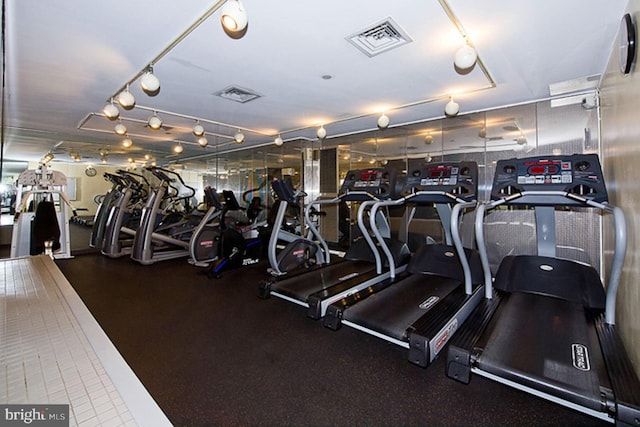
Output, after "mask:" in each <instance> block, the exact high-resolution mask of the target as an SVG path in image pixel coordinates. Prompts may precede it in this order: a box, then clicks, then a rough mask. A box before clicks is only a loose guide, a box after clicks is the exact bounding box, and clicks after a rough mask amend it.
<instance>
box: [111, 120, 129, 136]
mask: <svg viewBox="0 0 640 427" xmlns="http://www.w3.org/2000/svg"><path fill="white" fill-rule="evenodd" d="M113 131H114V132H115V133H116V135H120V136H123V135H126V134H127V127H126V126H125V125H124V124H122V123H118V124H117V125H116V126H115V127H114V128H113Z"/></svg>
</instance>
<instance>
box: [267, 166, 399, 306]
mask: <svg viewBox="0 0 640 427" xmlns="http://www.w3.org/2000/svg"><path fill="white" fill-rule="evenodd" d="M396 179H397V174H396V170H395V169H393V168H389V167H380V168H369V169H359V170H351V171H349V172H347V174H346V177H345V179H344V181H343V183H342V186H341V187H340V191H339V192H338V196H337V197H335V198H333V199H329V200H315V201H313V202H311V203H309V205H307V207H306V209H305V218H306V220H307V225H308V227H309V230H310V231H311V233H312V234H313V237H314V240H316V241H318V242H319V244H320V245H321V247H323V248H325V253H327V254H328V253H329V251H328V246H327V243H326V241H325V240H324V239H323V237H322V236H321V235H320V232H319V231H318V229H317V228H316V227H315V225H314V224H313V221H311V218H310V215H311V212H313V210H314V209H315V210H321V209H320V206H321V205H329V204H332V205H337V204H339V203H341V202H343V201H344V202H348V201H353V202H361V204H360V208H359V209H358V226H359V228H360V231H361V232H362V238H360V239H357V240H356V241H354V242H352V244H351V245H350V246H349V248H348V249H347V251H346V253H345V255H344V257H343V260H341V261H339V262H336V263H330V264H324V265H323V266H322V267H320V268H317V269H314V270H309V271H306V272H303V273H300V274H297V275H295V276H292V277H286V278H284V279H280V280H278V279H277V278H271V279H269V280H263V281H261V282H260V289H259V296H260V297H261V298H265V299H266V298H269V297H270V296H272V295H273V296H275V297H278V298H282V299H284V300H287V301H290V302H293V303H295V304H298V305H301V306H303V307H306V308H307V316H309V317H311V318H312V319H319V318H321V317H323V316H324V315H325V312H326V309H327V307H328V306H329V305H330V304H331V303H332V302H334V301H337V300H339V299H341V298H343V297H345V296H346V295H348V294H351V293H354V292H357V291H358V290H360V289H364V288H366V287H368V286H371V285H373V284H375V283H377V282H379V281H381V280H384V279H386V278H388V277H389V274H390V273H389V271H386V272H383V269H385V268H388V265H385V261H386V258H383V257H382V256H381V255H380V252H379V249H378V246H377V245H376V244H375V243H374V241H373V238H372V237H371V236H370V230H369V229H368V228H367V223H366V222H365V214H367V213H368V212H369V210H370V208H371V206H372V205H373V204H374V203H376V202H379V201H381V200H387V199H392V198H394V197H395V196H396ZM370 222H371V223H372V224H375V227H376V228H379V229H380V230H382V231H379V233H381V234H382V235H383V236H384V238H385V239H386V240H387V241H389V244H390V249H388V250H389V251H390V252H391V253H392V257H391V259H392V264H393V267H394V268H397V269H399V270H400V271H403V270H404V268H406V262H407V261H408V259H409V256H410V252H409V248H408V247H407V245H406V244H404V243H403V242H399V241H396V240H393V243H391V242H392V241H391V238H390V237H391V228H390V226H389V223H388V221H387V219H386V217H385V216H384V215H383V214H382V212H380V211H378V213H377V214H376V215H375V216H373V217H372V218H371V221H370ZM327 261H328V259H325V262H327ZM387 264H388V263H387Z"/></svg>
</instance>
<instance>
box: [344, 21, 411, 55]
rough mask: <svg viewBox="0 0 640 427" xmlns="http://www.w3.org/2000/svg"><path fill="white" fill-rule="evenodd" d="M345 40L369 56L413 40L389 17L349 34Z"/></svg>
mask: <svg viewBox="0 0 640 427" xmlns="http://www.w3.org/2000/svg"><path fill="white" fill-rule="evenodd" d="M347 40H348V41H349V42H350V43H351V44H353V45H354V46H355V47H357V48H358V49H360V50H361V51H362V52H363V53H364V54H365V55H367V56H369V57H371V56H376V55H379V54H381V53H383V52H386V51H388V50H391V49H394V48H396V47H399V46H402V45H404V44H407V43H410V42H412V41H413V40H412V39H411V37H409V35H408V34H407V33H406V32H405V31H404V30H403V29H402V28H400V26H399V25H398V24H397V23H396V22H395V21H394V20H393V19H392V18H391V17H387V18H385V19H383V20H382V21H380V22H376V23H375V24H373V25H370V26H369V27H367V28H365V29H364V30H361V31H358V32H357V33H355V34H352V35H350V36H349V37H347Z"/></svg>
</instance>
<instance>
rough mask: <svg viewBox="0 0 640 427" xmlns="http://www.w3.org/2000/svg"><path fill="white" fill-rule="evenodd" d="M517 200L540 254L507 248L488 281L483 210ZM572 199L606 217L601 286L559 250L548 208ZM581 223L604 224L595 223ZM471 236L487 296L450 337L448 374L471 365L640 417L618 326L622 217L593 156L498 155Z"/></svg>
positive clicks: (580, 406)
mask: <svg viewBox="0 0 640 427" xmlns="http://www.w3.org/2000/svg"><path fill="white" fill-rule="evenodd" d="M517 207H526V208H529V209H530V208H533V209H534V211H535V225H536V240H537V254H536V255H511V254H509V255H507V256H505V257H504V258H503V259H502V261H501V262H500V265H499V267H498V269H497V271H496V274H495V279H494V280H493V285H492V279H493V278H492V277H491V271H490V267H489V262H488V254H487V249H486V242H485V237H484V223H485V221H484V212H485V211H490V210H493V209H496V208H499V209H502V210H503V213H507V214H511V215H513V213H514V209H517ZM575 208H579V210H582V211H586V210H588V209H594V210H596V211H597V213H598V214H600V215H603V214H612V216H613V221H612V223H613V227H614V229H615V234H612V236H613V237H614V240H615V248H614V251H613V257H612V263H611V271H610V276H609V282H608V284H607V287H606V291H605V288H604V287H603V285H602V281H601V279H600V275H599V274H598V272H597V271H596V270H595V268H593V267H592V266H590V265H587V264H585V263H583V262H576V261H573V260H569V259H566V258H560V257H558V256H557V254H556V252H557V249H558V248H559V246H558V245H557V244H556V232H555V226H556V221H555V219H556V218H555V210H556V209H562V210H567V209H575ZM587 208H588V209H587ZM584 232H587V233H594V234H600V233H601V231H600V230H599V228H598V227H596V229H594V230H584ZM476 238H477V241H478V247H479V251H480V255H481V259H482V263H483V267H484V269H485V297H486V298H484V299H483V302H482V303H481V304H480V305H479V306H478V308H477V309H476V311H474V313H473V314H472V315H471V316H470V317H469V319H468V320H467V323H466V324H465V325H463V327H462V328H461V329H460V330H459V331H458V333H457V334H456V336H455V337H454V338H453V340H452V341H451V343H450V346H449V350H448V355H447V367H446V372H447V375H448V376H449V377H451V378H453V379H456V380H458V381H461V382H463V383H468V382H469V381H470V377H471V373H475V374H477V375H482V376H484V377H487V378H489V379H491V380H494V381H498V382H501V383H504V384H506V385H509V386H511V387H514V388H517V389H520V390H523V391H525V392H528V393H530V394H533V395H535V396H539V397H542V398H545V399H547V400H550V401H552V402H555V403H558V404H561V405H564V406H566V407H569V408H572V409H575V410H577V411H580V412H583V413H585V414H588V415H590V416H593V417H597V418H599V419H601V420H605V421H608V422H612V423H614V422H615V423H616V424H619V425H634V426H637V425H639V424H640V382H639V381H638V377H637V375H636V374H635V372H634V370H633V367H632V365H631V362H630V360H629V358H628V356H627V353H626V351H625V349H624V346H623V344H622V341H621V340H620V337H619V336H618V334H617V333H616V328H615V304H616V292H617V290H618V285H619V280H620V275H621V273H622V264H623V261H624V257H625V251H626V227H625V220H624V214H623V212H622V210H621V209H620V208H617V207H614V206H612V205H610V204H609V203H608V197H607V189H606V186H605V182H604V177H603V174H602V170H601V167H600V161H599V159H598V156H597V155H596V154H574V155H568V156H540V157H529V158H523V159H509V160H500V161H498V162H497V165H496V172H495V176H494V180H493V187H492V190H491V201H490V202H489V203H488V204H486V205H482V206H481V207H480V208H479V210H478V216H477V219H476ZM492 287H493V289H492Z"/></svg>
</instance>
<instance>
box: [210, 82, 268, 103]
mask: <svg viewBox="0 0 640 427" xmlns="http://www.w3.org/2000/svg"><path fill="white" fill-rule="evenodd" d="M214 95H215V96H219V97H220V98H224V99H228V100H230V101H235V102H239V103H241V104H244V103H245V102H249V101H253V100H254V99H256V98H260V95H258V94H257V93H255V92H254V91H252V90H250V89H245V88H242V87H239V86H229V87H228V88H225V89H222V90H221V91H218V92H216V93H214Z"/></svg>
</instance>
